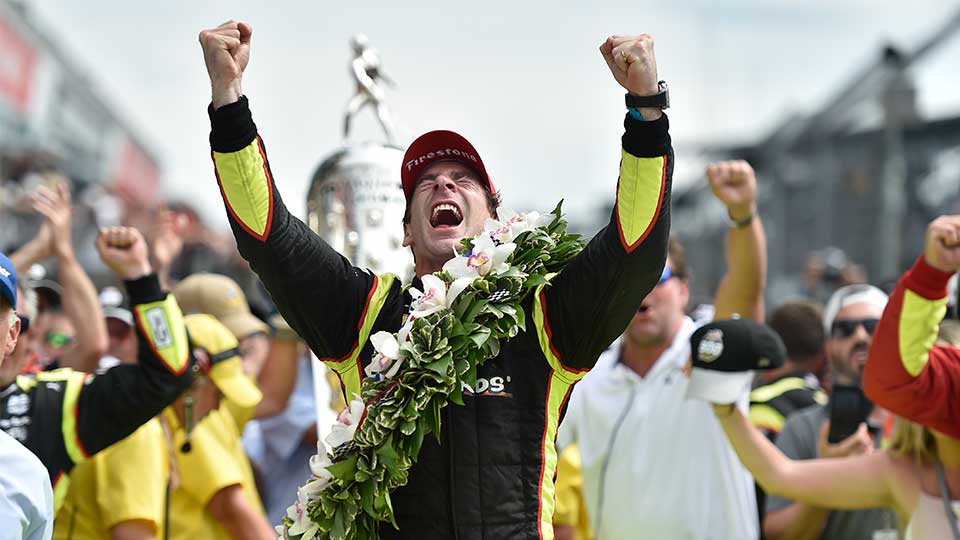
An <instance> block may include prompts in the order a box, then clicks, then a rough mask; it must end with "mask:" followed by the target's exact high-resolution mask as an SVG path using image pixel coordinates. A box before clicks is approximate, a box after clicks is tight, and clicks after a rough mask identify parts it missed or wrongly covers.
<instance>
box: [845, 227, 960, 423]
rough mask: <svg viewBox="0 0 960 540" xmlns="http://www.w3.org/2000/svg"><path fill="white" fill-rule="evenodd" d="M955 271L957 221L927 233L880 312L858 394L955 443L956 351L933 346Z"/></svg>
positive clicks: (959, 386) (959, 261)
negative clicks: (920, 252)
mask: <svg viewBox="0 0 960 540" xmlns="http://www.w3.org/2000/svg"><path fill="white" fill-rule="evenodd" d="M957 270H960V216H942V217H939V218H937V219H936V220H934V221H933V222H932V223H930V225H929V227H928V228H927V236H926V241H925V243H924V253H923V256H922V257H920V258H919V259H917V262H916V263H915V264H914V265H913V268H911V269H910V270H908V271H907V272H906V273H905V274H904V275H903V277H902V278H900V281H899V282H898V283H897V288H896V290H895V291H894V293H893V295H892V296H890V300H889V302H887V307H886V309H884V310H883V317H882V318H881V319H880V324H879V325H877V329H876V332H875V333H874V336H873V343H872V344H871V345H870V356H869V358H868V360H867V365H866V367H865V368H864V370H863V388H864V390H865V391H866V393H867V395H868V396H869V397H870V399H872V400H873V401H874V402H875V403H877V404H878V405H880V406H882V407H884V408H886V409H888V410H890V411H891V412H893V413H895V414H898V415H900V416H903V417H905V418H908V419H910V420H913V421H915V422H919V423H921V424H923V425H925V426H927V427H930V428H933V429H936V430H937V431H941V432H943V433H945V434H947V435H950V436H951V437H960V399H957V396H958V395H960V349H958V348H956V347H949V346H946V347H941V346H934V342H935V341H936V338H937V329H938V325H939V324H940V321H941V320H942V319H943V315H944V313H945V312H946V307H947V280H948V279H950V275H951V274H953V273H954V272H956V271H957Z"/></svg>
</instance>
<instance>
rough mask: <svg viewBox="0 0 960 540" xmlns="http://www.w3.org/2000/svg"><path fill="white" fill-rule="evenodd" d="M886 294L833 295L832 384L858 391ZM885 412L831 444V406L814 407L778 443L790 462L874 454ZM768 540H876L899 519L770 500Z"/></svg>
mask: <svg viewBox="0 0 960 540" xmlns="http://www.w3.org/2000/svg"><path fill="white" fill-rule="evenodd" d="M886 304H887V295H886V294H884V292H883V291H881V290H880V289H878V288H876V287H874V286H872V285H866V284H861V285H848V286H846V287H843V288H841V289H838V290H837V291H836V292H835V293H833V295H832V296H831V297H830V300H829V301H828V302H827V306H826V308H825V309H824V313H823V324H824V330H825V331H826V333H827V342H826V352H827V363H828V365H829V367H830V382H831V385H830V386H832V387H833V388H837V387H838V386H847V387H850V386H853V387H859V386H860V381H861V377H862V375H863V368H864V366H866V363H867V353H868V352H869V350H870V344H871V343H872V341H873V331H874V330H875V329H876V328H877V323H878V322H879V321H880V316H881V315H882V314H883V308H884V307H885V306H886ZM887 414H888V413H887V412H886V411H884V410H883V409H880V408H874V409H873V412H872V413H871V414H870V416H869V418H868V420H867V422H866V424H865V425H861V426H860V428H859V429H858V430H857V431H856V432H855V433H853V434H852V435H849V436H848V437H846V438H844V439H843V440H841V441H839V442H837V443H835V444H832V443H830V442H828V432H829V430H830V425H829V424H830V405H826V406H825V405H814V406H811V407H808V408H806V409H803V410H802V411H799V412H797V413H796V414H793V415H791V416H790V417H789V418H787V421H786V423H785V424H784V426H783V430H782V431H781V432H780V434H779V435H778V437H777V440H776V443H777V448H779V449H780V450H781V451H782V452H783V453H784V454H786V455H787V457H789V458H791V459H815V458H818V457H819V458H823V457H845V456H851V455H858V454H865V453H870V452H872V451H873V450H874V449H875V448H877V447H879V444H880V431H881V430H880V428H881V426H883V424H884V422H885V421H886V417H887ZM763 532H764V535H765V538H767V539H771V540H776V539H802V538H811V539H812V538H821V539H823V540H831V539H845V538H875V537H883V536H875V535H882V534H890V533H891V532H892V533H893V534H896V519H895V517H894V515H893V513H892V512H891V511H890V510H886V509H880V508H875V509H869V510H856V511H839V510H838V511H831V510H828V509H823V508H814V507H812V506H808V505H806V504H804V503H799V502H794V501H791V500H789V499H784V498H781V497H776V496H770V497H768V498H767V506H766V515H765V517H764V521H763Z"/></svg>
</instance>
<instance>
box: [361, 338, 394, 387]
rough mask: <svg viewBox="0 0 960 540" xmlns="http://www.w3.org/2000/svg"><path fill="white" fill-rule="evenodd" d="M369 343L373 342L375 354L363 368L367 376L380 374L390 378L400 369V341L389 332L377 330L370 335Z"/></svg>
mask: <svg viewBox="0 0 960 540" xmlns="http://www.w3.org/2000/svg"><path fill="white" fill-rule="evenodd" d="M370 343H372V344H373V348H374V350H376V351H377V352H376V354H374V355H373V359H372V360H371V361H370V364H369V365H367V367H366V369H364V373H366V374H367V377H373V376H375V375H378V374H379V375H382V376H383V377H386V378H387V379H392V378H394V377H395V376H396V375H397V372H398V371H400V366H401V365H402V364H403V358H402V357H401V355H400V342H399V341H397V338H395V337H394V336H393V334H391V333H390V332H377V333H376V334H374V335H372V336H370Z"/></svg>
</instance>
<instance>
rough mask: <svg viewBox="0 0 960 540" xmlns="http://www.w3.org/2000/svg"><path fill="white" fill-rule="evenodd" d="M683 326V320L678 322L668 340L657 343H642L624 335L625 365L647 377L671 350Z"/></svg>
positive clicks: (623, 353)
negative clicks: (661, 358) (660, 359)
mask: <svg viewBox="0 0 960 540" xmlns="http://www.w3.org/2000/svg"><path fill="white" fill-rule="evenodd" d="M682 326H683V318H682V317H681V318H680V320H679V321H678V322H677V324H676V326H675V327H674V328H673V331H672V332H670V334H669V336H668V337H667V338H666V339H663V340H661V341H659V342H656V343H640V342H637V341H635V340H633V339H630V335H629V333H626V334H624V339H623V350H622V355H623V356H622V359H623V364H624V365H625V366H627V367H628V368H630V369H632V370H633V371H634V372H635V373H636V374H637V375H640V376H641V377H646V376H647V373H649V372H650V369H651V368H653V365H654V364H656V363H657V360H658V359H659V358H660V357H661V356H663V353H664V352H666V350H667V349H669V348H670V345H672V344H673V340H674V339H676V337H677V333H678V332H680V328H681V327H682Z"/></svg>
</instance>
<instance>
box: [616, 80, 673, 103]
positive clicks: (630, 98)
mask: <svg viewBox="0 0 960 540" xmlns="http://www.w3.org/2000/svg"><path fill="white" fill-rule="evenodd" d="M657 90H658V92H657V93H656V94H654V95H652V96H635V95H633V94H631V93H629V92H627V95H626V102H627V108H628V109H643V108H646V107H649V108H656V109H668V108H670V89H669V88H668V87H667V81H660V82H658V83H657Z"/></svg>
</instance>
